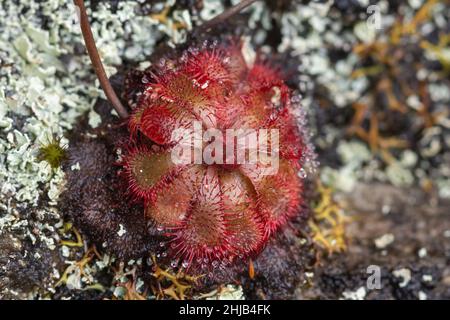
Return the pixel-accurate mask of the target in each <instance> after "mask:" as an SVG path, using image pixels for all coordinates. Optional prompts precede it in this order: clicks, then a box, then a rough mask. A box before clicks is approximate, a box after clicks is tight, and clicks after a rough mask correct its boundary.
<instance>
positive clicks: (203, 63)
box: [182, 48, 232, 88]
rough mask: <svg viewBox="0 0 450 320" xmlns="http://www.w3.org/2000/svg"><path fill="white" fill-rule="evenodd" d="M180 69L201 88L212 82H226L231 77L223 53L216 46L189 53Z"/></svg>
mask: <svg viewBox="0 0 450 320" xmlns="http://www.w3.org/2000/svg"><path fill="white" fill-rule="evenodd" d="M182 70H183V71H184V72H185V73H186V74H189V75H190V76H191V79H193V80H195V81H196V83H198V84H199V86H200V87H203V88H206V87H207V86H209V85H210V84H212V83H215V84H217V83H219V84H227V83H229V82H230V81H231V79H232V74H231V73H230V69H229V68H228V67H227V65H226V63H225V54H224V52H223V51H222V50H221V49H218V48H213V49H211V50H201V51H200V50H199V51H197V52H192V53H190V56H189V58H188V59H186V63H185V65H184V66H183V67H182Z"/></svg>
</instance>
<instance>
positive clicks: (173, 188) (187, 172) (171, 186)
mask: <svg viewBox="0 0 450 320" xmlns="http://www.w3.org/2000/svg"><path fill="white" fill-rule="evenodd" d="M203 175H204V168H203V167H202V166H199V165H192V166H189V167H186V168H185V169H183V170H182V171H181V172H180V173H179V174H178V175H177V176H176V177H175V178H173V179H172V180H171V181H170V182H169V183H167V184H166V185H165V187H164V188H161V189H159V190H158V191H157V192H156V194H155V200H154V201H151V202H149V203H148V205H147V208H146V211H145V213H146V216H147V217H149V218H152V219H153V220H154V221H155V222H156V223H158V224H159V225H161V226H164V227H174V226H178V225H179V224H180V223H181V222H182V221H183V220H184V219H185V218H186V215H187V212H188V211H189V210H190V209H191V203H192V200H193V196H194V193H195V192H196V191H197V190H198V188H199V184H200V182H201V179H202V176H203Z"/></svg>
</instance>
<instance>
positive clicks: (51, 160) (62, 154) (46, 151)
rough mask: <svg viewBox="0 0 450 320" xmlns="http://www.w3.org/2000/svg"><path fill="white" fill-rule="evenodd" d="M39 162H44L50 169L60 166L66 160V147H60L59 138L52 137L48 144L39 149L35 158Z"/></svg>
mask: <svg viewBox="0 0 450 320" xmlns="http://www.w3.org/2000/svg"><path fill="white" fill-rule="evenodd" d="M37 159H38V160H39V161H46V162H47V163H48V164H49V165H50V167H52V169H56V168H58V167H60V166H61V164H62V162H63V161H64V160H66V159H67V152H66V146H64V145H61V138H59V137H55V136H54V137H52V138H51V140H50V141H49V143H47V144H45V145H42V146H41V147H40V148H39V153H38V156H37Z"/></svg>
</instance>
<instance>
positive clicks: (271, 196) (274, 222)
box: [240, 159, 302, 236]
mask: <svg viewBox="0 0 450 320" xmlns="http://www.w3.org/2000/svg"><path fill="white" fill-rule="evenodd" d="M272 169H273V168H269V167H268V166H261V165H260V164H257V165H250V164H248V165H247V164H246V165H242V166H241V168H240V170H241V172H243V173H244V175H246V176H247V177H248V178H249V179H250V180H251V181H252V183H253V186H254V188H255V190H256V193H257V198H258V210H259V212H260V213H261V214H262V215H263V216H264V219H265V222H264V223H265V233H266V236H270V235H271V234H272V233H273V232H274V231H275V230H276V229H277V228H278V227H279V226H280V225H282V224H284V223H285V222H286V221H287V220H288V219H289V218H290V217H292V216H294V215H295V214H297V213H298V210H299V209H300V205H301V199H302V197H301V192H302V181H301V179H300V178H299V177H298V175H297V169H298V167H297V166H296V165H295V164H294V163H293V162H292V161H288V160H285V159H280V160H279V167H278V170H276V171H273V170H272Z"/></svg>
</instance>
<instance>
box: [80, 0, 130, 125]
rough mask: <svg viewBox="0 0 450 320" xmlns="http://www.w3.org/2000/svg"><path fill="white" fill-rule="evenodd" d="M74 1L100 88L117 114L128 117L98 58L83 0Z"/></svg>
mask: <svg viewBox="0 0 450 320" xmlns="http://www.w3.org/2000/svg"><path fill="white" fill-rule="evenodd" d="M74 3H75V5H76V6H77V7H78V8H79V18H80V26H81V32H82V33H83V38H84V42H85V44H86V49H87V51H88V54H89V57H90V58H91V62H92V66H93V67H94V70H95V73H96V74H97V77H98V80H99V81H100V85H101V86H102V89H103V91H104V92H105V94H106V97H107V98H108V100H109V102H111V104H112V105H113V107H114V109H116V111H117V113H118V114H119V116H120V117H122V118H124V119H125V118H128V111H127V110H126V109H125V107H124V106H123V105H122V103H121V102H120V100H119V98H118V97H117V95H116V92H115V91H114V89H113V88H112V86H111V83H110V82H109V79H108V77H107V75H106V72H105V69H104V67H103V64H102V60H101V59H100V55H99V54H98V49H97V46H96V45H95V40H94V36H93V35H92V30H91V26H90V25H89V19H88V16H87V14H86V8H85V6H84V1H83V0H74Z"/></svg>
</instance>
